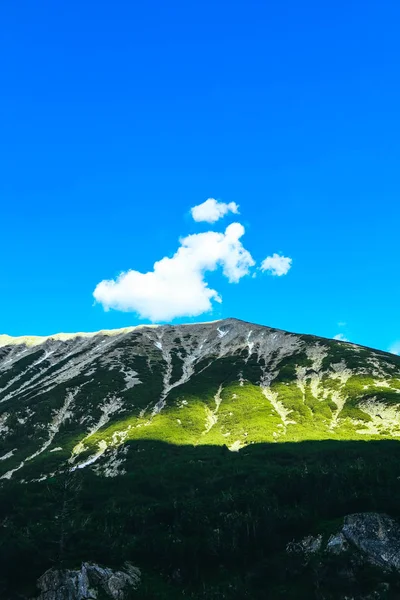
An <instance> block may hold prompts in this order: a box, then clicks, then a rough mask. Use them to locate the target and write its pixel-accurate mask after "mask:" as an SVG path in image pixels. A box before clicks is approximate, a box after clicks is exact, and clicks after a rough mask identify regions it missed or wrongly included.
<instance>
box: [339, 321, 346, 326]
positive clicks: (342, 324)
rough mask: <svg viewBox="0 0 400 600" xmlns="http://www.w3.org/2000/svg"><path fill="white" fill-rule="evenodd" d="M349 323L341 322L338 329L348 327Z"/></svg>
mask: <svg viewBox="0 0 400 600" xmlns="http://www.w3.org/2000/svg"><path fill="white" fill-rule="evenodd" d="M346 325H347V323H346V322H345V321H339V323H338V327H346Z"/></svg>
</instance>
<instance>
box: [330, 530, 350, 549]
mask: <svg viewBox="0 0 400 600" xmlns="http://www.w3.org/2000/svg"><path fill="white" fill-rule="evenodd" d="M348 548H349V544H348V542H347V540H346V538H345V537H344V535H343V533H338V534H336V535H331V537H330V538H329V540H328V543H327V544H326V551H327V552H330V553H331V554H342V552H346V551H347V550H348Z"/></svg>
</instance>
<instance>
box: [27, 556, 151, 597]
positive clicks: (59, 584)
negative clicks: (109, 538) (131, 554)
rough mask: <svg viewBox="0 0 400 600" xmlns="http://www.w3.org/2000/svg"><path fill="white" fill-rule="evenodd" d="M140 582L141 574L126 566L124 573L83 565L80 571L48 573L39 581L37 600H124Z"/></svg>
mask: <svg viewBox="0 0 400 600" xmlns="http://www.w3.org/2000/svg"><path fill="white" fill-rule="evenodd" d="M139 582H140V571H139V569H137V568H136V567H134V566H132V565H130V564H129V563H125V565H124V569H123V570H121V571H113V570H112V569H109V568H107V567H100V566H99V565H96V564H91V563H82V566H81V568H80V569H79V570H78V569H77V570H72V569H63V570H59V569H49V570H48V571H46V573H44V574H43V575H42V576H41V577H40V579H39V580H38V588H39V590H40V594H39V596H38V597H37V600H96V599H99V598H101V597H103V598H107V599H110V600H111V599H112V600H125V598H127V595H128V593H130V592H131V591H132V590H133V589H136V588H137V586H138V584H139Z"/></svg>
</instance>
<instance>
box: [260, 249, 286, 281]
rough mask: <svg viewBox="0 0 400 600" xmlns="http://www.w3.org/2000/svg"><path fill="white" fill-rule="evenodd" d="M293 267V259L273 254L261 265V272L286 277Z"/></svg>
mask: <svg viewBox="0 0 400 600" xmlns="http://www.w3.org/2000/svg"><path fill="white" fill-rule="evenodd" d="M291 266H292V259H291V258H288V257H287V256H280V255H279V254H276V253H275V254H273V255H272V256H267V258H265V259H264V260H263V261H262V263H261V267H260V269H261V271H268V272H270V273H271V275H277V276H278V277H280V276H281V275H286V273H287V272H288V271H289V269H290V267H291Z"/></svg>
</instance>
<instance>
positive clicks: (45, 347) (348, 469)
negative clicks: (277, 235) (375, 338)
mask: <svg viewBox="0 0 400 600" xmlns="http://www.w3.org/2000/svg"><path fill="white" fill-rule="evenodd" d="M0 433H1V440H0V523H2V525H1V527H2V528H3V533H4V535H3V540H2V541H0V564H3V569H0V592H2V595H1V597H4V598H7V597H9V598H14V597H15V598H32V597H34V595H35V591H34V590H35V581H36V579H37V578H38V577H39V576H40V575H42V574H43V572H44V571H45V570H46V569H48V568H50V567H52V566H54V565H64V564H65V565H67V566H68V567H71V568H77V567H79V566H80V562H79V561H81V562H82V561H88V562H91V561H98V562H99V563H101V564H104V565H105V566H107V568H108V567H110V568H111V567H115V568H120V567H121V565H122V564H123V563H124V562H125V561H131V562H132V563H133V564H135V565H136V566H137V567H139V568H141V569H143V568H144V573H145V581H146V573H147V582H148V583H147V584H146V583H145V584H144V586H146V585H148V586H149V587H148V591H147V592H146V590H145V587H142V591H136V592H135V594H136V595H135V596H134V598H139V597H143V598H150V597H160V598H162V597H165V598H177V597H180V596H179V594H181V593H182V594H183V595H184V597H191V598H203V597H204V598H206V597H207V598H236V597H240V598H246V597H248V598H253V597H254V598H258V597H263V598H264V597H271V598H280V597H282V598H283V597H285V598H289V597H292V596H291V595H290V594H291V593H292V591H293V593H297V594H298V593H299V592H298V590H299V587H298V585H299V584H298V581H297V579H296V577H297V575H296V576H295V575H294V576H293V577H294V579H293V582H295V583H293V590H292V588H291V587H290V586H291V585H292V584H291V583H290V581H291V579H290V578H288V577H287V573H286V571H284V572H285V573H286V575H285V576H283V571H282V569H283V567H282V566H280V567H279V568H276V565H275V566H274V567H273V568H272V567H271V565H274V564H275V562H274V560H275V559H274V560H271V556H272V555H271V552H273V554H274V555H275V556H280V557H281V558H280V560H281V563H280V565H282V564H283V563H285V560H286V558H282V557H284V556H285V557H286V554H285V551H284V548H285V547H286V545H287V543H288V542H289V541H290V540H291V539H293V537H294V536H295V535H296V534H299V535H300V534H303V533H304V534H306V533H307V532H310V531H309V530H313V528H314V529H315V531H316V530H317V529H318V527H323V528H326V527H327V525H326V524H327V523H328V522H331V521H332V523H335V525H337V521H335V519H337V518H338V517H342V516H345V515H346V514H347V513H349V512H351V511H354V510H358V511H360V510H383V511H386V512H389V513H390V514H391V515H392V516H394V517H396V510H398V509H397V508H395V506H397V503H395V502H394V501H393V502H392V500H391V499H390V498H389V496H390V495H391V494H393V492H394V491H395V490H397V489H399V482H398V479H397V466H395V465H397V461H398V458H399V456H398V454H397V453H398V449H397V442H396V441H395V440H396V439H397V438H398V437H399V436H400V358H399V357H396V356H394V355H392V354H388V353H385V352H380V351H377V350H372V349H369V348H365V347H361V346H357V345H355V344H351V343H348V342H343V341H336V340H328V339H324V338H318V337H315V336H311V335H299V334H293V333H287V332H284V331H280V330H277V329H272V328H269V327H264V326H259V325H254V324H251V323H246V322H243V321H239V320H236V319H225V320H221V321H215V322H211V323H200V324H187V325H176V326H170V325H165V326H139V327H132V328H126V329H121V330H115V331H101V332H97V333H90V334H88V333H80V334H74V335H72V334H71V335H70V334H59V335H54V336H50V337H46V338H44V337H43V338H42V337H21V338H11V337H9V336H6V335H3V336H0ZM366 442H367V443H366ZM395 474H396V475H395ZM389 482H390V483H389ZM389 485H390V493H389V491H388V490H389V488H388V487H387V486H389ZM399 493H400V489H399ZM262 535H263V536H264V537H263V539H262V540H261V537H260V536H262ZM149 536H150V537H152V538H153V542H152V541H151V539H149ZM39 549H40V553H39V554H40V556H39V555H36V553H37V552H38V551H39ZM242 550H244V553H243V552H242ZM282 552H283V554H282ZM280 553H281V554H280ZM265 561H266V562H267V563H268V565H269V566H268V567H266V566H265V564H266V562H265ZM268 561H269V562H268ZM282 561H283V562H282ZM22 563H23V564H24V567H23V569H24V572H25V577H24V578H23V581H21V580H19V579H18V578H16V577H15V576H14V575H13V573H14V572H15V568H16V566H18V568H19V569H21V568H22V567H21V565H22ZM78 563H79V564H78ZM108 563H109V564H108ZM85 564H86V563H85ZM261 564H262V565H264V571H265V573H267V572H268V573H269V581H270V586H272V587H271V590H272V591H271V592H270V595H265V590H264V596H257V593H258V591H259V590H260V589H262V588H263V586H262V585H261V584H260V577H261V575H260V573H259V572H258V571H257V570H258V569H260V565H261ZM285 564H286V563H285ZM12 565H14V566H12ZM271 569H272V571H271ZM285 569H286V567H285ZM281 571H282V572H281ZM249 573H251V581H250V582H249V581H248V580H247V579H246V577H250V575H249ZM279 573H281V575H282V577H283V580H284V581H285V582H286V583H284V584H283V583H282V581H281V579H280V577H281V575H279V577H278V575H277V574H279ZM276 577H278V579H276ZM301 577H303V575H301ZM304 577H305V576H304ZM304 577H303V579H304ZM246 581H247V583H246ZM288 581H289V583H288ZM304 581H306V582H308V583H305V584H304V585H305V588H304V589H305V592H304V594H305V595H304V597H309V596H307V594H309V593H310V591H309V587H307V586H313V585H314V583H312V578H311V579H307V578H305V579H304ZM1 586H3V588H2V587H1ZM282 586H283V587H282ZM313 589H314V588H313ZM155 590H156V591H155ZM202 590H203V591H202ZM245 590H251V591H250V592H249V593H250V595H247V596H246V595H243V594H245ZM257 590H258V591H257ZM291 590H292V591H291ZM246 593H247V592H246ZM7 594H8V596H7ZM13 594H14V596H13ZM138 594H141V596H140V595H138ZM146 594H147V595H146ZM163 594H164V595H163ZM202 594H203V595H202ZM235 594H237V595H235ZM293 597H303V596H298V595H297V596H293ZM316 597H317V596H316ZM320 597H321V598H322V597H323V596H320ZM326 597H328V596H326ZM332 597H333V596H332ZM335 597H336V596H335ZM338 597H340V596H338ZM49 598H50V597H49ZM121 598H122V596H121Z"/></svg>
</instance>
